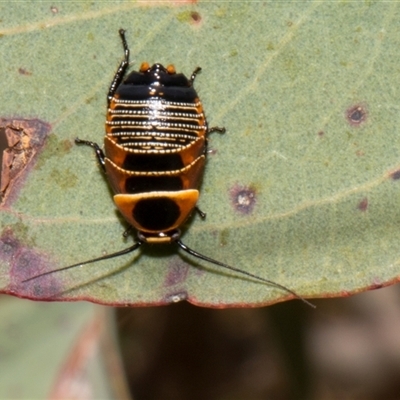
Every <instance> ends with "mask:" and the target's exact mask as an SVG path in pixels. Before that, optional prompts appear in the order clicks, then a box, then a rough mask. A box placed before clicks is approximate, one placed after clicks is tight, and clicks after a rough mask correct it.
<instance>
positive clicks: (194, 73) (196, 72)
mask: <svg viewBox="0 0 400 400" xmlns="http://www.w3.org/2000/svg"><path fill="white" fill-rule="evenodd" d="M200 71H201V68H200V67H197V68H196V69H195V70H194V71H193V72H192V75H191V77H190V79H189V82H190V85H193V82H194V80H195V78H196V75H197V74H198V73H199V72H200Z"/></svg>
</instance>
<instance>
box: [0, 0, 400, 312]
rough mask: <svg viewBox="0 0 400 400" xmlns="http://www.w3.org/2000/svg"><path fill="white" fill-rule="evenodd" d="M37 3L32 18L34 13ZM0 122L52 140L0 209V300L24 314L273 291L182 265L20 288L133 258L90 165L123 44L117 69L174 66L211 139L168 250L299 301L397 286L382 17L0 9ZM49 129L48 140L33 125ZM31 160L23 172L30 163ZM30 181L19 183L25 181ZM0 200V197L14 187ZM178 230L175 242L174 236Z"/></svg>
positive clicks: (240, 6)
mask: <svg viewBox="0 0 400 400" xmlns="http://www.w3.org/2000/svg"><path fill="white" fill-rule="evenodd" d="M38 4H40V5H38ZM0 7H1V14H2V16H3V17H2V24H1V28H0V34H1V38H0V46H1V54H2V55H3V57H2V63H3V67H2V68H0V79H1V82H3V85H2V115H1V117H3V118H10V117H13V118H14V119H15V118H16V116H18V118H24V119H37V120H39V121H40V122H42V125H40V126H42V128H43V127H47V126H49V127H50V132H47V131H46V129H44V128H43V129H44V131H45V133H49V134H48V136H47V139H46V141H45V145H44V146H43V149H38V150H37V154H36V155H35V156H34V157H33V161H32V162H29V163H28V166H29V168H28V167H27V168H26V171H25V172H24V174H25V176H22V177H20V178H19V179H18V180H17V181H16V182H13V185H16V187H17V186H18V184H19V185H20V188H19V190H17V191H15V193H14V194H13V195H12V196H11V195H10V196H9V197H8V199H7V200H6V201H5V203H4V204H3V206H2V208H1V209H0V217H1V232H0V268H1V272H0V287H1V288H2V291H3V292H5V293H11V294H15V295H18V296H23V297H29V298H32V299H46V300H61V299H64V300H80V299H86V300H90V301H95V302H99V303H103V304H116V305H125V304H127V305H155V304H165V303H169V302H171V301H178V300H182V299H187V300H189V301H190V302H192V303H194V304H199V305H206V306H212V307H225V306H234V305H236V306H238V305H240V306H246V305H251V306H256V305H265V304H270V303H273V302H276V301H282V300H283V299H285V298H288V297H289V295H288V293H286V292H285V291H283V290H281V289H279V288H276V287H273V286H270V285H266V284H263V283H260V282H257V281H255V280H253V279H250V278H247V277H246V276H241V275H240V274H235V273H231V272H229V271H226V270H222V269H221V268H219V267H217V266H215V265H211V264H207V263H205V262H203V261H200V260H196V259H193V258H192V257H190V256H188V255H185V254H182V253H181V252H179V251H178V250H177V248H176V247H175V246H169V247H167V248H164V247H161V248H160V247H157V246H152V247H151V246H142V249H141V250H140V251H138V252H136V253H134V254H131V255H126V256H123V257H120V258H116V259H113V260H109V261H104V262H101V263H97V264H92V265H86V266H83V267H81V268H75V269H70V270H67V271H63V272H59V273H54V274H51V275H46V276H43V277H40V278H37V279H35V280H33V281H30V282H26V283H21V281H22V280H23V279H26V278H28V277H30V276H33V275H35V274H37V273H40V272H43V271H48V270H51V269H55V268H61V267H64V266H67V265H69V264H74V263H76V262H80V261H84V260H88V259H90V258H95V257H99V256H101V255H103V254H109V253H111V252H114V251H117V250H120V249H122V248H124V247H129V246H130V245H131V243H132V242H131V240H130V239H129V240H128V241H124V239H123V238H122V232H123V231H124V230H125V229H126V228H127V225H126V223H125V222H124V221H122V220H121V218H120V216H119V215H118V213H117V212H116V211H115V207H114V205H113V201H112V193H111V191H110V189H109V187H108V185H107V182H106V180H105V178H104V177H103V176H102V173H101V171H100V169H99V167H98V165H97V164H96V160H95V158H94V156H93V152H92V151H90V149H88V148H85V147H77V146H75V145H74V143H73V139H74V138H75V137H77V136H79V137H80V138H82V139H88V140H93V141H96V142H98V143H100V144H101V143H102V140H103V139H102V137H103V134H104V119H105V112H106V106H105V104H106V93H107V90H108V86H109V83H110V82H111V79H112V77H113V74H114V73H115V70H116V68H117V66H118V63H119V61H120V60H121V58H122V55H123V54H122V53H123V51H122V48H121V43H120V40H119V37H118V29H119V28H121V27H123V28H125V29H126V30H127V39H128V43H129V44H130V47H131V64H132V65H131V68H132V69H137V68H138V67H139V65H140V63H141V62H142V61H144V60H147V61H149V62H150V63H155V62H159V63H162V64H164V65H167V64H169V63H174V64H175V66H176V68H177V71H182V72H184V73H185V74H186V75H187V76H189V75H190V73H191V72H192V71H193V70H194V68H195V67H197V66H199V65H200V66H201V67H202V68H203V72H202V73H201V74H200V75H199V76H198V77H197V78H196V82H195V87H196V89H197V91H198V93H199V95H200V97H201V99H202V101H203V104H204V107H205V110H206V113H207V116H208V120H209V123H210V126H214V125H218V126H225V127H226V129H227V133H226V134H225V135H218V134H213V135H212V136H211V138H210V149H211V153H210V156H209V160H208V163H207V167H206V172H205V176H204V180H203V185H202V189H201V198H200V202H199V207H200V208H201V209H202V210H203V211H205V212H207V218H206V220H205V221H201V220H200V218H198V217H196V216H195V217H194V218H193V219H192V220H191V221H189V223H188V224H187V225H186V226H185V232H184V236H183V239H182V240H183V242H184V243H186V244H187V245H188V246H190V247H191V248H193V249H195V250H196V251H198V252H200V253H202V254H205V255H208V256H210V257H213V258H215V259H217V260H219V261H222V262H225V263H227V264H229V265H232V266H234V267H236V268H240V269H243V270H244V271H247V272H250V273H253V274H256V275H259V276H262V277H264V278H267V279H270V280H272V281H275V282H278V283H280V284H282V285H285V286H287V287H288V288H290V289H292V290H295V291H296V292H297V293H299V294H301V295H302V296H305V297H327V296H329V297H331V296H344V295H348V294H351V293H356V292H359V291H362V290H366V289H368V288H376V287H380V286H384V285H388V284H390V283H392V282H395V281H397V280H398V277H399V271H400V266H399V258H398V255H397V244H398V242H399V239H400V233H399V229H398V227H399V226H398V225H399V222H400V208H399V207H398V206H397V204H398V201H399V200H400V186H399V185H400V183H399V177H400V172H398V171H400V157H399V156H400V154H399V153H400V152H399V148H398V146H397V130H398V126H399V119H400V117H399V113H398V107H399V106H398V104H399V98H400V92H399V90H397V76H398V72H399V67H398V62H397V60H398V59H399V58H400V54H399V53H400V46H399V43H398V38H399V37H400V32H399V30H400V28H399V26H398V20H399V17H400V13H399V8H398V5H397V3H395V2H391V3H388V2H374V1H366V2H343V1H337V2H335V1H334V2H314V1H304V2H296V1H285V2H281V1H279V2H278V1H275V2H245V3H244V2H228V3H226V2H219V3H218V2H200V3H199V4H196V5H194V4H187V3H186V2H170V3H168V2H162V3H161V2H147V3H142V2H138V3H133V2H132V3H131V2H119V3H118V2H97V3H92V2H79V3H75V2H66V1H61V2H58V3H57V9H58V10H57V13H56V12H55V9H54V8H52V9H51V8H50V5H49V3H46V2H43V3H37V2H33V1H32V2H24V3H19V4H18V6H14V5H13V6H11V2H8V3H1V5H0ZM46 124H49V125H46ZM35 162H36V164H35ZM33 165H34V167H33ZM13 185H12V186H13ZM186 228H187V229H186Z"/></svg>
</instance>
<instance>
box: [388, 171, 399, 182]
mask: <svg viewBox="0 0 400 400" xmlns="http://www.w3.org/2000/svg"><path fill="white" fill-rule="evenodd" d="M390 177H391V178H392V179H393V180H394V181H397V180H398V179H400V170H397V171H394V172H392V173H391V174H390Z"/></svg>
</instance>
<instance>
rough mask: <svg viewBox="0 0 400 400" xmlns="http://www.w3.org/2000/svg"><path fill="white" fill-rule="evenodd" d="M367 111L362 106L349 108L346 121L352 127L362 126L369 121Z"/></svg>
mask: <svg viewBox="0 0 400 400" xmlns="http://www.w3.org/2000/svg"><path fill="white" fill-rule="evenodd" d="M367 115H368V113H367V109H366V107H365V106H363V105H361V104H357V105H354V106H351V107H349V108H348V109H347V110H346V119H347V121H348V122H349V124H350V125H352V126H360V125H361V124H362V123H363V122H365V120H366V119H367Z"/></svg>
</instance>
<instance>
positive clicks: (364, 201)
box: [357, 197, 368, 211]
mask: <svg viewBox="0 0 400 400" xmlns="http://www.w3.org/2000/svg"><path fill="white" fill-rule="evenodd" d="M357 208H358V209H359V210H360V211H367V208H368V199H367V198H366V197H364V198H363V199H362V200H361V201H360V202H359V203H358V206H357Z"/></svg>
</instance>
